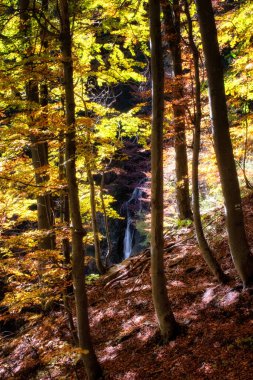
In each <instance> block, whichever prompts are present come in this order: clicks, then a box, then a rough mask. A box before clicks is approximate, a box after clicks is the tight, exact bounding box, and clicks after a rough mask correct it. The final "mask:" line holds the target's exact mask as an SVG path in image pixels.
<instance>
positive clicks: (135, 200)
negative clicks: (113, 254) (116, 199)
mask: <svg viewBox="0 0 253 380" xmlns="http://www.w3.org/2000/svg"><path fill="white" fill-rule="evenodd" d="M142 182H143V181H142ZM142 182H141V183H142ZM141 183H140V184H139V185H138V186H140V185H141ZM142 194H143V190H142V188H140V187H136V188H135V189H134V191H133V193H132V195H131V197H130V199H129V200H128V201H127V202H126V203H125V207H126V218H127V225H126V231H125V236H124V247H123V257H124V259H127V258H128V257H129V256H130V255H131V253H132V247H133V238H134V233H135V227H134V223H133V220H132V216H131V214H133V212H131V207H134V212H135V213H136V212H141V211H142V204H141V197H142Z"/></svg>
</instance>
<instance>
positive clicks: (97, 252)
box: [86, 159, 106, 274]
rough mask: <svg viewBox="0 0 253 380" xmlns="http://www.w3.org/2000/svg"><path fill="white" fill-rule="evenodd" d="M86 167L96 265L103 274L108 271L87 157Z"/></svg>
mask: <svg viewBox="0 0 253 380" xmlns="http://www.w3.org/2000/svg"><path fill="white" fill-rule="evenodd" d="M86 167H87V177H88V181H89V184H90V208H91V220H92V230H93V237H94V248H95V261H96V266H97V269H98V271H99V273H101V274H103V273H105V272H106V269H105V267H104V265H103V263H102V260H101V249H100V242H99V236H98V234H99V231H98V224H97V212H96V196H95V186H94V181H93V178H92V172H91V169H90V164H89V162H88V160H87V159H86Z"/></svg>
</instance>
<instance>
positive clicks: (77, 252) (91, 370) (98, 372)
mask: <svg viewBox="0 0 253 380" xmlns="http://www.w3.org/2000/svg"><path fill="white" fill-rule="evenodd" d="M68 5H69V1H68V0H59V1H58V11H59V18H60V26H61V33H60V43H61V51H62V62H63V70H64V88H65V98H66V124H67V132H66V178H67V184H68V190H69V206H70V218H71V222H72V257H73V266H72V273H73V283H74V292H75V301H76V314H77V330H78V338H79V346H80V348H81V350H82V352H81V357H82V360H83V363H84V366H85V370H86V373H87V376H88V379H90V380H95V379H99V378H101V376H102V369H101V367H100V365H99V363H98V360H97V357H96V354H95V351H94V349H93V345H92V341H91V336H90V328H89V320H88V304H87V295H86V289H85V277H84V254H83V244H82V238H83V226H82V220H81V213H80V204H79V197H78V185H77V179H76V159H75V155H76V141H75V135H76V132H75V100H74V84H73V61H72V38H71V32H70V17H69V7H68Z"/></svg>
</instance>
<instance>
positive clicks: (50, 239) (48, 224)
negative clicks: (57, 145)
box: [19, 0, 55, 249]
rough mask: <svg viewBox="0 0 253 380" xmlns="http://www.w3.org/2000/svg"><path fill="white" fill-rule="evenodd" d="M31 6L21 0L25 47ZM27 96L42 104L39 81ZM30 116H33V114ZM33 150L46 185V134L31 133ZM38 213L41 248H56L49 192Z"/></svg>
mask: <svg viewBox="0 0 253 380" xmlns="http://www.w3.org/2000/svg"><path fill="white" fill-rule="evenodd" d="M29 6H30V1H29V0H19V9H20V21H21V30H22V33H23V35H24V48H25V47H26V48H29V47H30V42H29V34H30V33H31V23H30V19H29V13H28V11H29ZM28 45H29V46H28ZM26 65H27V66H29V69H30V71H31V73H32V71H33V66H32V64H31V63H29V62H28V63H26ZM26 97H27V100H28V102H29V103H30V106H29V107H31V108H32V107H33V105H38V104H40V101H39V89H38V83H37V82H36V81H35V80H33V79H30V80H28V81H27V83H26ZM42 101H45V88H44V92H43V93H42ZM42 105H44V104H42ZM30 117H31V118H32V116H31V115H30ZM31 123H32V122H31ZM31 126H32V125H31ZM31 152H32V163H33V167H34V170H35V182H36V185H39V186H40V185H45V184H46V182H48V180H49V176H48V174H47V173H46V169H47V167H48V143H47V141H45V136H43V138H42V137H41V136H40V133H38V134H37V133H36V134H33V133H31ZM42 168H44V169H45V173H42V172H41V170H42ZM37 214H38V229H39V230H41V231H44V232H45V235H44V236H43V237H42V238H41V239H40V241H39V248H41V249H54V248H55V236H54V233H53V232H52V228H53V225H54V215H53V210H52V198H51V195H50V194H49V193H45V194H43V195H39V196H37ZM48 231H49V233H48Z"/></svg>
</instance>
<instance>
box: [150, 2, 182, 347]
mask: <svg viewBox="0 0 253 380" xmlns="http://www.w3.org/2000/svg"><path fill="white" fill-rule="evenodd" d="M149 7H150V40H151V73H152V134H151V176H152V180H151V278H152V296H153V302H154V307H155V311H156V315H157V318H158V322H159V326H160V331H161V336H162V339H163V341H164V342H167V341H168V340H170V339H172V338H173V337H175V335H176V333H177V323H176V321H175V318H174V315H173V313H172V310H171V306H170V301H169V298H168V294H167V289H166V278H165V273H164V263H163V244H164V242H163V112H164V99H163V92H164V70H163V56H162V40H161V23H160V4H159V2H157V1H156V0H149Z"/></svg>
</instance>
